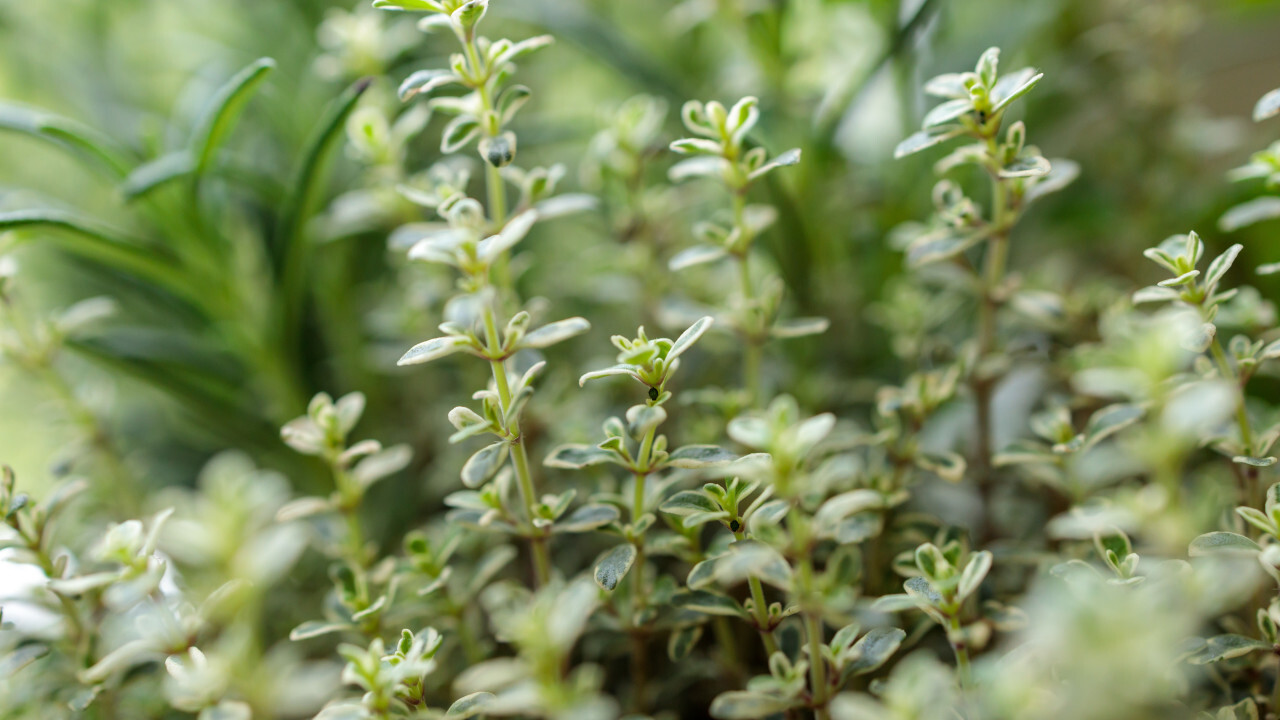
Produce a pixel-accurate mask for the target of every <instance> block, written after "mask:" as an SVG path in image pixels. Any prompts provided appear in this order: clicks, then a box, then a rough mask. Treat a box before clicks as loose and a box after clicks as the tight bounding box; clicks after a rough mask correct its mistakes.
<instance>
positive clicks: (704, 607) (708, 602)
mask: <svg viewBox="0 0 1280 720" xmlns="http://www.w3.org/2000/svg"><path fill="white" fill-rule="evenodd" d="M671 604H672V605H675V606H676V607H678V608H683V609H685V610H694V611H696V612H700V613H705V614H707V615H719V616H723V617H746V614H747V613H746V611H745V610H743V609H742V606H741V605H739V604H738V601H737V600H734V599H733V598H731V597H729V596H728V595H724V594H721V593H718V592H712V591H710V590H687V591H684V592H680V593H676V594H675V595H673V596H672V598H671Z"/></svg>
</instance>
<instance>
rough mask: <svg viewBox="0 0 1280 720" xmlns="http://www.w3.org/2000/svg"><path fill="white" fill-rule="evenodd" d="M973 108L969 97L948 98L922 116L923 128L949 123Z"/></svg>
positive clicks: (927, 128)
mask: <svg viewBox="0 0 1280 720" xmlns="http://www.w3.org/2000/svg"><path fill="white" fill-rule="evenodd" d="M972 109H973V103H972V102H970V100H969V98H967V97H966V98H957V99H955V100H948V101H946V102H944V103H942V104H940V105H938V106H937V107H935V108H933V109H932V110H930V111H929V112H928V113H926V114H925V116H924V123H923V126H924V129H925V130H929V129H930V128H935V127H937V126H939V125H943V124H946V123H950V122H952V121H953V120H956V119H957V118H959V117H960V116H962V115H964V114H966V113H968V112H969V111H970V110H972Z"/></svg>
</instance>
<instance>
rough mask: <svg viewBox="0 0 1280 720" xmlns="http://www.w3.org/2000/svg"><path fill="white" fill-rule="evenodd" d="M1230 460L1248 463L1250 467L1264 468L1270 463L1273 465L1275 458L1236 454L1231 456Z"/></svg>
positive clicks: (1242, 463) (1243, 463) (1269, 465)
mask: <svg viewBox="0 0 1280 720" xmlns="http://www.w3.org/2000/svg"><path fill="white" fill-rule="evenodd" d="M1231 462H1233V463H1238V464H1240V465H1249V466H1251V467H1260V468H1264V467H1271V466H1272V465H1275V464H1276V458H1274V457H1271V456H1267V457H1249V456H1247V455H1236V456H1235V457H1233V458H1231Z"/></svg>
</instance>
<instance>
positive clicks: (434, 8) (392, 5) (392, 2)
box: [373, 0, 481, 694]
mask: <svg viewBox="0 0 1280 720" xmlns="http://www.w3.org/2000/svg"><path fill="white" fill-rule="evenodd" d="M373 6H374V7H375V8H378V9H382V10H416V11H418V12H436V13H439V12H444V11H445V8H444V6H443V5H441V4H440V3H438V2H435V0H373ZM477 694H481V693H477Z"/></svg>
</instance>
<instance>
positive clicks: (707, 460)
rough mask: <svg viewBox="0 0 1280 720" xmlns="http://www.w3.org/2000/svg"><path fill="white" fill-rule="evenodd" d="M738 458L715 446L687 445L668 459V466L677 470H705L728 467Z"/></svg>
mask: <svg viewBox="0 0 1280 720" xmlns="http://www.w3.org/2000/svg"><path fill="white" fill-rule="evenodd" d="M737 459H738V456H737V455H735V454H733V453H731V452H729V451H728V450H725V449H723V448H721V447H717V446H715V445H685V446H684V447H681V448H677V449H676V450H675V452H673V453H671V456H670V457H668V458H667V465H669V466H671V467H677V468H703V467H713V466H717V465H727V464H728V463H731V462H733V461H734V460H737Z"/></svg>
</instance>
